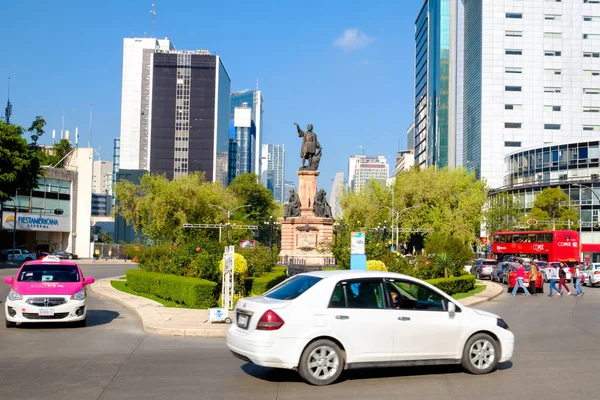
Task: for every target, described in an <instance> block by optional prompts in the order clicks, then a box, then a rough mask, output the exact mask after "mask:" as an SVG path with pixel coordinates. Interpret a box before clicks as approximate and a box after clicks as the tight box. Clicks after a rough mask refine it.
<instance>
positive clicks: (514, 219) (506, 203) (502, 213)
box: [483, 193, 525, 237]
mask: <svg viewBox="0 0 600 400" xmlns="http://www.w3.org/2000/svg"><path fill="white" fill-rule="evenodd" d="M524 215H525V212H524V211H523V208H522V207H521V203H520V202H519V200H518V199H516V198H515V196H513V195H512V194H509V193H499V194H497V195H495V196H493V197H490V198H489V199H488V204H487V209H486V210H485V211H484V213H483V216H484V221H485V227H486V230H487V234H488V236H489V237H492V236H494V234H495V233H496V232H500V231H511V230H514V229H515V227H516V226H517V225H519V224H520V223H521V221H522V219H523V216H524Z"/></svg>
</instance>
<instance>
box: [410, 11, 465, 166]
mask: <svg viewBox="0 0 600 400" xmlns="http://www.w3.org/2000/svg"><path fill="white" fill-rule="evenodd" d="M462 7H463V5H462V2H461V1H460V0H425V2H424V3H423V6H422V8H421V10H420V12H419V14H418V16H417V19H416V21H415V103H414V107H415V112H414V115H415V121H414V136H415V139H414V154H415V163H416V164H418V165H420V166H429V165H435V166H439V167H446V166H455V165H456V155H457V154H456V143H457V136H459V135H461V134H462V133H461V132H457V118H458V117H459V116H458V114H457V112H458V110H457V102H462V98H461V97H459V96H462V91H460V90H458V87H457V69H458V67H459V66H460V67H461V68H462V57H461V56H460V55H459V54H458V53H457V49H458V44H459V42H460V41H461V40H462V36H459V33H460V32H461V29H459V26H458V24H459V23H462V19H460V18H459V17H458V15H459V13H460V14H461V15H462V10H463V8H462Z"/></svg>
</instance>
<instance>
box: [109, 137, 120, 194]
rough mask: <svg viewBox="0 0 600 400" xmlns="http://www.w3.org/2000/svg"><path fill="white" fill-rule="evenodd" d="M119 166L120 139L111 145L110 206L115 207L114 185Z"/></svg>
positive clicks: (116, 139)
mask: <svg viewBox="0 0 600 400" xmlns="http://www.w3.org/2000/svg"><path fill="white" fill-rule="evenodd" d="M120 164H121V138H115V140H114V143H113V170H112V191H111V195H112V205H113V206H114V205H115V185H116V183H117V173H118V172H119V165H120Z"/></svg>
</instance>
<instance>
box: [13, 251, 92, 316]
mask: <svg viewBox="0 0 600 400" xmlns="http://www.w3.org/2000/svg"><path fill="white" fill-rule="evenodd" d="M4 283H7V284H9V285H11V289H10V292H9V293H8V297H7V298H6V303H5V306H4V312H5V319H6V327H7V328H11V327H14V326H16V325H17V324H18V323H19V324H20V323H27V322H70V323H73V324H74V325H77V326H85V325H86V317H87V292H86V285H89V284H92V283H94V278H84V277H83V274H82V272H81V269H80V268H79V266H78V265H77V264H76V263H74V262H72V261H62V260H60V259H58V258H57V257H53V256H48V257H46V258H44V259H43V260H41V261H29V262H26V263H24V264H23V265H22V266H21V268H20V269H19V272H18V273H17V276H16V277H12V276H8V277H6V278H4Z"/></svg>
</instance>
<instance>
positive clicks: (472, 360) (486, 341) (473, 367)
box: [462, 333, 499, 375]
mask: <svg viewBox="0 0 600 400" xmlns="http://www.w3.org/2000/svg"><path fill="white" fill-rule="evenodd" d="M498 358H499V354H498V344H497V343H496V341H495V340H494V339H493V338H492V337H491V336H490V335H488V334H486V333H477V334H475V335H473V336H471V337H470V338H469V340H467V343H466V344H465V349H464V350H463V359H462V366H463V368H464V369H466V370H467V371H468V372H470V373H472V374H475V375H480V374H487V373H489V372H491V371H492V370H493V369H494V368H496V365H497V364H498Z"/></svg>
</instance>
